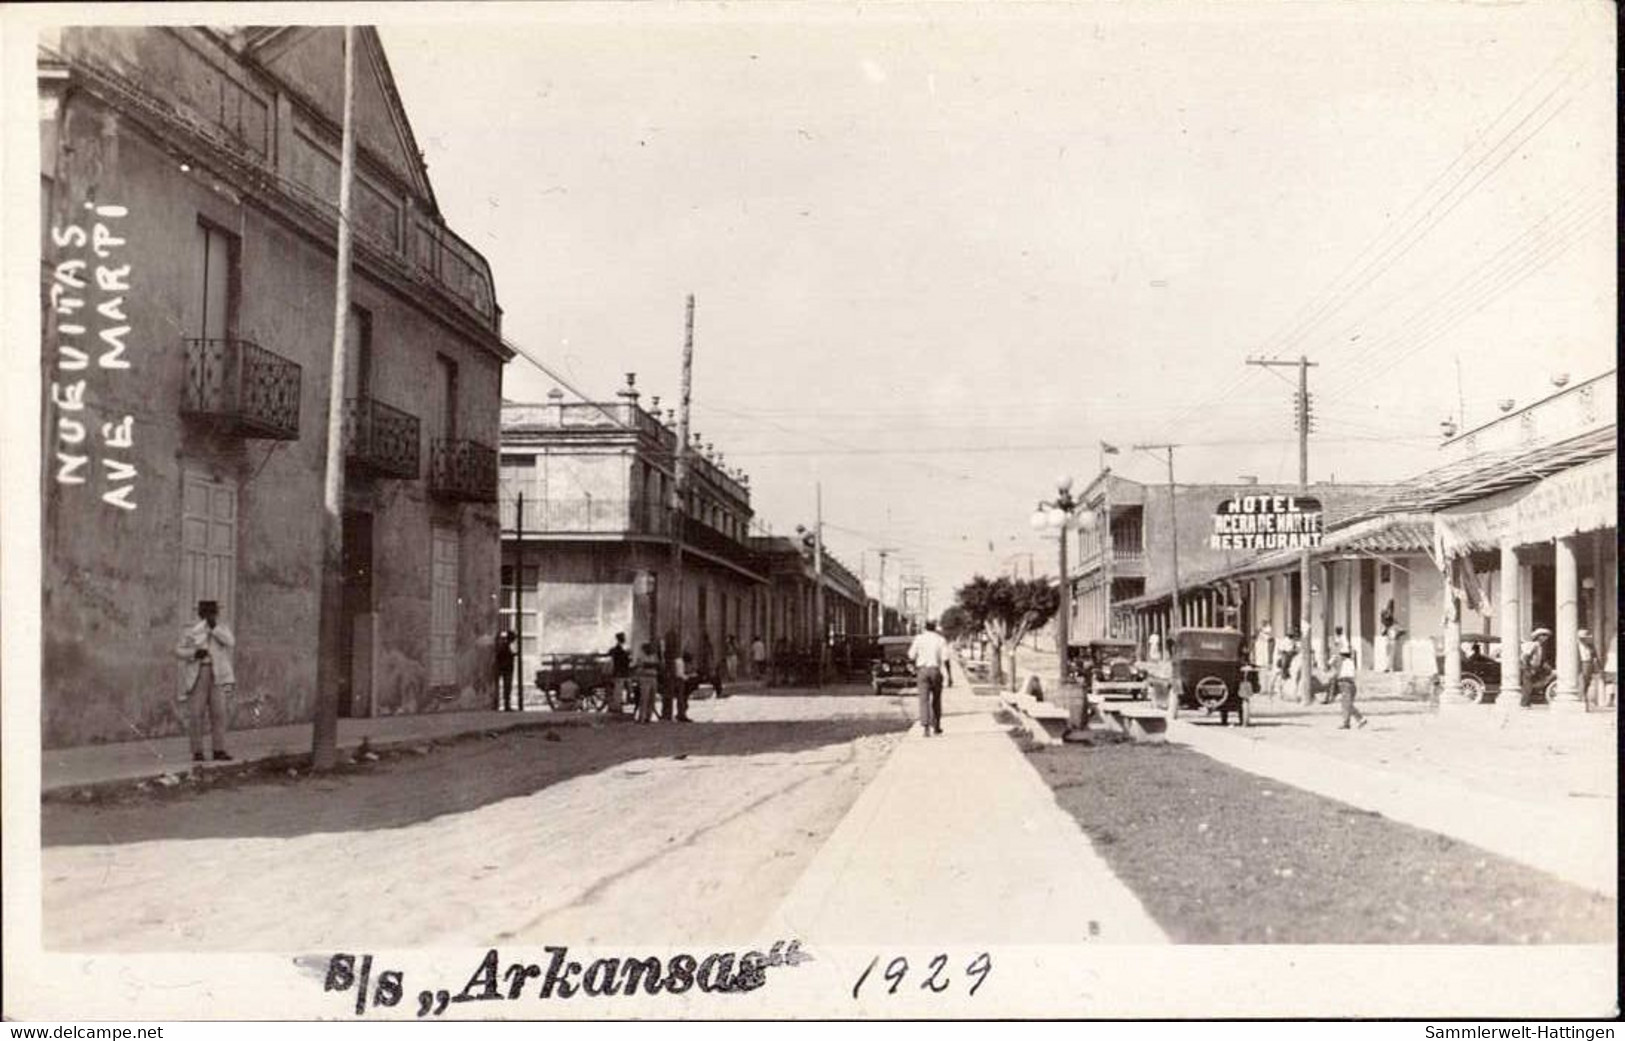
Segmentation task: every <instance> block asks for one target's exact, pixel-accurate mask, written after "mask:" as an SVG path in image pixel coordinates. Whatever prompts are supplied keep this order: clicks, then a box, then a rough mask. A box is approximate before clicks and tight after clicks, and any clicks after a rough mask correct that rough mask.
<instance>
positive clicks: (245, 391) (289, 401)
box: [181, 337, 300, 441]
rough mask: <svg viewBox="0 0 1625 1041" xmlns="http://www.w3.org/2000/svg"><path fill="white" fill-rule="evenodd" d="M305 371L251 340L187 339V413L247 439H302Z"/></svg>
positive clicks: (184, 402)
mask: <svg viewBox="0 0 1625 1041" xmlns="http://www.w3.org/2000/svg"><path fill="white" fill-rule="evenodd" d="M299 386H300V370H299V364H298V363H297V362H292V361H289V360H288V359H286V358H284V357H282V356H281V355H280V354H277V353H276V352H274V351H269V350H266V349H265V348H264V347H261V346H260V345H259V344H257V343H254V342H253V341H251V340H239V339H220V338H203V337H193V338H188V339H187V340H186V389H185V391H184V393H183V394H182V398H181V412H182V413H184V414H186V415H191V416H201V417H205V418H208V419H210V420H213V421H215V422H217V423H219V424H220V425H221V426H222V427H224V428H225V429H226V430H227V431H229V432H231V433H235V434H238V435H240V436H243V437H255V438H266V439H269V440H275V441H297V440H299Z"/></svg>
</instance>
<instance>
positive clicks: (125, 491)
mask: <svg viewBox="0 0 1625 1041" xmlns="http://www.w3.org/2000/svg"><path fill="white" fill-rule="evenodd" d="M133 495H135V485H133V484H125V485H120V486H119V487H117V488H114V489H113V490H112V491H109V492H103V493H102V502H105V503H107V505H109V506H117V507H118V508H119V509H121V510H133V509H135V502H134V500H133V499H132V498H131V497H132V496H133Z"/></svg>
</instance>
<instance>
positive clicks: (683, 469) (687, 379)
mask: <svg viewBox="0 0 1625 1041" xmlns="http://www.w3.org/2000/svg"><path fill="white" fill-rule="evenodd" d="M693 373H694V294H693V293H690V294H688V312H687V318H686V319H685V321H684V323H683V370H682V381H681V383H680V390H679V395H678V402H677V454H676V456H675V457H674V459H673V463H674V465H673V468H672V469H673V477H672V482H671V485H672V487H671V583H672V593H673V596H672V614H673V621H672V625H671V629H672V631H673V632H675V633H676V634H677V647H676V653H678V654H682V653H683V511H684V509H685V508H686V507H687V504H688V498H687V496H688V402H689V395H690V391H691V390H692V389H693ZM657 639H658V637H657ZM665 667H666V668H667V669H671V668H672V667H673V666H672V663H671V662H666V666H665ZM666 682H668V683H669V682H671V681H670V679H669V674H668V678H667V680H666Z"/></svg>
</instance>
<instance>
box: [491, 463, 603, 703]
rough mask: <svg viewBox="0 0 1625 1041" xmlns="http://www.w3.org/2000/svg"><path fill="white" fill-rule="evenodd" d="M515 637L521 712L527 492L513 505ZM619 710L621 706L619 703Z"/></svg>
mask: <svg viewBox="0 0 1625 1041" xmlns="http://www.w3.org/2000/svg"><path fill="white" fill-rule="evenodd" d="M513 527H514V542H513V550H514V562H513V635H514V640H513V642H514V649H513V650H514V664H515V666H516V667H517V668H518V669H519V711H521V712H523V711H524V710H525V492H524V490H523V489H520V492H519V495H518V497H517V498H516V499H515V500H514V504H513ZM615 707H616V708H617V709H619V708H620V705H619V704H618V703H617V704H616V706H615Z"/></svg>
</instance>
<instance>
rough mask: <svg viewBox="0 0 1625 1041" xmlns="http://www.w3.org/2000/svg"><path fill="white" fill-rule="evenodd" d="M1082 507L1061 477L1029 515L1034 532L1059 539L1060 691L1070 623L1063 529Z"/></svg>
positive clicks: (1057, 635) (1057, 632) (1057, 633)
mask: <svg viewBox="0 0 1625 1041" xmlns="http://www.w3.org/2000/svg"><path fill="white" fill-rule="evenodd" d="M1082 505H1083V501H1082V500H1081V499H1075V498H1073V496H1072V478H1070V477H1062V478H1061V479H1060V480H1058V481H1056V482H1055V498H1054V499H1052V500H1048V501H1042V502H1040V503H1039V504H1038V507H1037V509H1035V510H1034V511H1033V515H1032V526H1033V530H1034V531H1037V532H1040V533H1043V532H1055V533H1057V535H1058V536H1059V537H1058V538H1057V540H1056V541H1057V543H1058V544H1059V546H1060V550H1061V609H1060V612H1059V614H1058V615H1057V621H1056V625H1055V641H1056V644H1057V645H1058V649H1059V651H1060V657H1061V671H1060V676H1061V685H1062V686H1063V687H1064V686H1065V685H1066V681H1067V664H1068V663H1067V651H1068V649H1069V648H1068V643H1069V639H1068V633H1067V629H1068V626H1069V625H1070V623H1071V621H1072V583H1071V580H1070V578H1069V576H1068V575H1067V570H1066V533H1067V529H1069V528H1070V527H1071V526H1072V516H1073V514H1074V513H1076V512H1077V511H1078V508H1079V507H1081V506H1082ZM1085 516H1087V514H1085Z"/></svg>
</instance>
